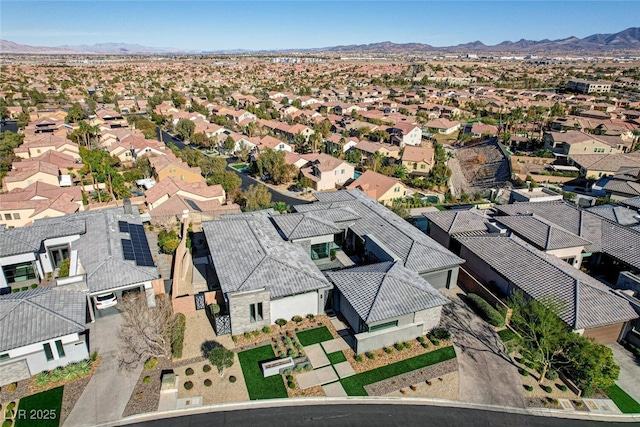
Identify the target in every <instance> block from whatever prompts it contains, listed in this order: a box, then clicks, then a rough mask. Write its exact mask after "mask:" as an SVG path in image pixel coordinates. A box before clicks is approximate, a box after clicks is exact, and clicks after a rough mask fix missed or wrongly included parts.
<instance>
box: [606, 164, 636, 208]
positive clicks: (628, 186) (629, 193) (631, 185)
mask: <svg viewBox="0 0 640 427" xmlns="http://www.w3.org/2000/svg"><path fill="white" fill-rule="evenodd" d="M597 185H598V186H600V187H601V188H602V189H603V190H604V191H605V193H606V195H607V196H608V197H609V198H610V199H611V200H624V199H629V198H631V197H637V196H640V167H623V168H620V169H619V170H618V172H617V173H616V174H615V175H614V176H613V177H606V178H603V179H601V180H599V181H598V182H597Z"/></svg>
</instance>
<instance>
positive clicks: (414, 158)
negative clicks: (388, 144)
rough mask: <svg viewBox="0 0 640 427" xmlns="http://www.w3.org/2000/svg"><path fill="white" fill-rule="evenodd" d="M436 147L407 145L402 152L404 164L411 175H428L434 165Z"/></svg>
mask: <svg viewBox="0 0 640 427" xmlns="http://www.w3.org/2000/svg"><path fill="white" fill-rule="evenodd" d="M434 153H435V151H434V149H433V147H431V146H430V144H429V145H421V146H419V147H414V146H410V145H409V146H406V147H404V152H403V153H402V166H404V167H405V168H407V171H408V172H409V174H410V175H428V174H429V172H430V171H431V168H432V167H433V156H434Z"/></svg>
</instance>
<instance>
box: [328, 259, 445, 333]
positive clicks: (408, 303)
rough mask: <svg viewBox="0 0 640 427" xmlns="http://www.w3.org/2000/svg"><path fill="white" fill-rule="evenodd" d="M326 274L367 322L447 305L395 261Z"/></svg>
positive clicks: (420, 280) (427, 286)
mask: <svg viewBox="0 0 640 427" xmlns="http://www.w3.org/2000/svg"><path fill="white" fill-rule="evenodd" d="M326 274H327V277H328V278H329V280H331V281H332V282H333V283H334V285H335V286H336V287H337V288H338V289H339V290H340V293H341V294H342V295H344V297H345V298H346V299H347V301H349V304H351V306H352V307H353V308H354V310H355V311H356V312H357V313H358V315H359V316H360V318H361V319H362V320H363V321H365V322H366V323H372V322H378V321H382V320H386V319H392V318H395V317H398V316H402V315H405V314H409V313H415V312H417V311H421V310H427V309H430V308H434V307H439V306H442V305H445V304H448V303H449V300H447V299H446V298H444V297H443V296H442V295H441V294H440V293H439V292H438V291H436V290H435V289H434V288H433V286H431V284H429V282H427V281H426V280H425V279H423V278H422V277H420V275H418V274H417V273H416V272H414V271H411V270H409V269H407V268H405V267H403V266H402V265H401V264H400V263H397V262H396V263H392V262H384V263H378V264H374V265H368V266H363V267H356V268H349V269H345V270H341V271H335V272H329V273H326Z"/></svg>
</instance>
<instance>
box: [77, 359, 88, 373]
mask: <svg viewBox="0 0 640 427" xmlns="http://www.w3.org/2000/svg"><path fill="white" fill-rule="evenodd" d="M75 366H76V369H77V370H78V375H87V374H88V373H89V372H90V371H91V362H89V361H88V360H81V361H79V362H77V363H76V364H75Z"/></svg>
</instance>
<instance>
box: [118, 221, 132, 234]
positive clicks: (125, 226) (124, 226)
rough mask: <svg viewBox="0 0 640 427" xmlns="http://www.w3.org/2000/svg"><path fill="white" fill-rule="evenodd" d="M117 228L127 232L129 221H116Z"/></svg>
mask: <svg viewBox="0 0 640 427" xmlns="http://www.w3.org/2000/svg"><path fill="white" fill-rule="evenodd" d="M118 228H119V229H120V232H121V233H128V232H129V223H127V222H126V221H118Z"/></svg>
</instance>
